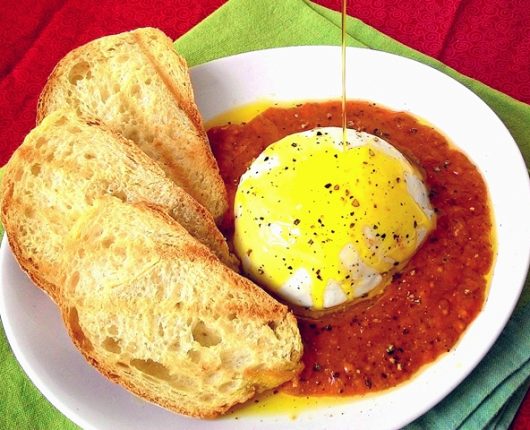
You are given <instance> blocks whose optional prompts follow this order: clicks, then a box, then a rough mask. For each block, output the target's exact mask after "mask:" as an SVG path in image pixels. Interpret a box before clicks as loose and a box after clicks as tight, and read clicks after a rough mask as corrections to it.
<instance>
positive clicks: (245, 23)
mask: <svg viewBox="0 0 530 430" xmlns="http://www.w3.org/2000/svg"><path fill="white" fill-rule="evenodd" d="M347 31H348V42H347V43H348V46H357V47H364V48H370V49H377V50H382V51H387V52H392V53H395V54H399V55H402V56H405V57H409V58H413V59H415V60H417V61H420V62H422V63H426V64H429V65H431V66H432V67H435V68H437V69H439V70H441V71H443V72H444V73H447V74H448V75H450V76H452V77H453V78H455V79H457V80H458V81H460V82H461V83H463V84H464V85H466V86H467V87H469V88H470V89H471V90H472V91H474V92H475V93H476V94H478V95H479V96H480V97H481V98H482V99H483V100H484V101H485V102H486V103H487V104H488V105H489V106H490V107H491V108H492V109H493V110H494V111H495V112H496V113H497V115H498V116H499V117H500V118H501V119H502V120H503V122H504V123H505V124H506V126H507V127H508V128H509V129H510V132H511V133H512V136H513V137H514V138H515V140H516V141H517V143H518V145H519V147H520V148H521V151H522V152H523V156H524V158H525V160H526V163H527V166H528V165H530V129H529V128H528V127H525V124H528V123H530V106H528V105H526V104H524V103H521V102H518V101H516V100H514V99H512V98H510V97H508V96H506V95H504V94H502V93H500V92H498V91H496V90H494V89H492V88H489V87H487V86H486V85H483V84H481V83H480V82H477V81H475V80H473V79H470V78H468V77H465V76H463V75H460V74H459V73H457V72H456V71H454V70H453V69H450V68H449V67H447V66H445V65H443V64H442V63H440V62H438V61H436V60H434V59H432V58H430V57H427V56H425V55H423V54H420V53H419V52H416V51H414V50H412V49H410V48H407V47H406V46H404V45H402V44H400V43H398V42H396V41H394V40H392V39H391V38H389V37H387V36H385V35H383V34H381V33H379V32H378V31H376V30H374V29H373V28H371V27H369V26H367V25H366V24H364V23H362V22H361V21H359V20H357V19H355V18H348V20H347ZM339 43H340V14H338V13H336V12H334V11H331V10H328V9H326V8H324V7H321V6H318V5H315V4H313V3H310V2H308V1H304V0H259V1H256V0H230V1H229V2H228V3H227V4H225V5H224V6H223V7H221V8H220V9H219V10H217V11H216V12H215V13H214V14H212V15H211V16H209V17H208V18H207V19H205V20H204V21H203V22H201V23H200V24H199V25H197V26H196V27H195V28H193V29H192V30H190V31H189V32H188V33H186V34H185V35H184V36H182V37H181V38H180V39H178V40H177V41H176V42H175V47H176V48H177V50H178V51H179V52H180V53H181V54H183V55H184V56H185V57H186V59H187V60H188V63H189V64H190V65H191V66H193V65H196V64H200V63H204V62H206V61H210V60H213V59H216V58H220V57H225V56H227V55H232V54H237V53H241V52H247V51H252V50H257V49H264V48H273V47H279V46H295V45H338V44H339ZM0 174H1V173H0ZM0 233H1V230H0ZM529 302H530V284H529V281H528V280H527V282H526V285H525V290H524V294H523V296H522V298H521V300H520V301H519V304H518V307H517V310H516V312H515V314H514V315H513V317H512V318H511V320H510V322H509V323H508V325H507V327H506V329H505V330H504V332H503V333H502V335H501V337H500V338H499V340H498V341H497V343H496V344H495V345H494V347H493V348H492V350H491V351H490V352H489V353H488V355H487V356H486V358H485V359H484V360H483V361H482V362H481V364H480V365H479V366H478V367H477V369H475V371H474V372H473V373H472V374H471V375H470V376H469V377H468V378H467V379H466V380H465V381H464V382H463V383H462V384H461V385H460V386H459V387H458V388H457V389H456V390H454V391H453V392H452V393H451V394H450V395H449V396H448V397H447V398H446V399H445V400H443V401H442V402H441V403H440V404H438V405H437V406H436V407H435V408H434V409H433V410H431V411H430V412H428V413H427V414H425V415H424V416H423V417H421V418H419V419H418V420H416V421H415V422H414V423H412V424H411V425H410V426H408V428H410V429H427V428H436V429H453V428H465V429H476V428H485V427H487V428H507V427H508V426H509V423H510V422H511V421H512V419H513V417H514V415H515V413H516V411H517V408H518V407H519V404H520V403H521V401H522V399H523V397H524V393H525V392H526V389H527V388H528V385H529V379H528V378H529V375H530V362H529V358H530V337H529V336H528V333H530V305H529V304H528V303H529ZM0 378H1V379H2V381H3V382H2V384H1V390H2V394H1V396H2V401H1V402H0V429H11V428H13V429H14V428H16V429H71V428H72V429H73V428H76V426H74V425H73V424H71V423H70V422H68V420H67V419H66V418H64V417H63V416H62V415H61V414H60V413H59V412H58V411H57V410H55V409H54V408H53V407H52V406H51V405H50V404H49V403H48V402H47V401H46V400H45V399H44V398H43V397H42V395H41V394H40V393H39V392H38V391H37V390H36V389H35V387H34V386H33V385H32V384H31V383H30V382H29V381H28V379H27V377H26V376H25V375H24V374H23V372H22V371H21V369H20V367H19V366H18V363H17V362H16V360H15V358H14V357H13V355H12V353H11V352H10V351H9V347H8V346H7V341H6V340H5V336H4V333H3V330H1V327H0Z"/></svg>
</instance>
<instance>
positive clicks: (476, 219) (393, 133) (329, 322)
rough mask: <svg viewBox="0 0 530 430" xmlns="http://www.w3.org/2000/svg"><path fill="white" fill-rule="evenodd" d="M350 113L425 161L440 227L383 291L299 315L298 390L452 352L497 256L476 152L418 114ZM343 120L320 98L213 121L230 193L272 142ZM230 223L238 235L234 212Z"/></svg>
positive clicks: (381, 375)
mask: <svg viewBox="0 0 530 430" xmlns="http://www.w3.org/2000/svg"><path fill="white" fill-rule="evenodd" d="M347 115H348V120H349V121H348V127H350V128H355V129H357V130H361V131H366V132H369V133H372V134H375V135H378V136H380V137H382V138H383V139H385V140H386V141H388V142H390V143H391V144H393V145H394V146H395V147H396V148H398V149H399V150H400V151H401V152H402V153H403V154H404V155H406V156H407V157H409V159H411V160H413V161H415V162H416V163H417V164H418V165H419V166H421V167H422V168H423V169H424V171H425V179H426V183H427V185H428V187H429V189H430V198H431V203H432V205H433V207H434V208H435V209H436V212H437V226H436V229H435V231H433V232H432V233H431V235H430V236H429V238H428V239H427V241H426V242H425V243H424V245H423V246H422V247H421V249H420V250H419V251H418V252H417V253H416V255H415V256H414V257H413V258H412V259H411V261H410V262H409V264H408V265H407V266H406V267H405V268H404V270H403V271H402V272H401V273H399V274H397V275H395V276H394V278H393V280H392V282H391V283H390V284H389V285H388V286H387V287H386V288H385V289H384V291H383V292H382V293H381V294H380V295H378V296H376V297H373V298H371V299H367V300H364V301H360V302H357V303H354V304H352V305H350V306H349V307H347V308H346V309H344V310H341V311H338V312H336V313H333V314H330V315H327V316H324V317H320V318H319V319H318V320H305V319H301V318H300V319H299V321H298V325H299V328H300V332H301V335H302V340H303V343H304V356H303V362H304V364H305V368H304V370H303V372H302V373H301V374H300V376H299V378H298V380H297V381H294V382H293V383H291V384H288V385H286V386H284V387H283V389H284V390H286V391H287V392H289V393H291V394H297V395H341V394H342V395H352V394H361V393H366V392H373V391H378V390H382V389H385V388H389V387H393V386H395V385H397V384H398V383H400V382H402V381H405V380H407V379H409V378H410V377H411V376H412V375H413V374H414V373H415V372H416V371H417V370H418V369H419V368H420V367H421V366H423V365H425V364H427V363H430V362H432V361H433V360H435V359H436V358H437V357H438V356H440V355H441V354H442V353H444V352H446V351H449V350H450V349H451V348H452V347H453V346H454V345H455V343H456V342H457V341H458V339H459V337H460V335H461V334H462V332H463V331H464V330H465V329H466V327H467V326H468V325H469V323H470V322H471V321H472V320H473V319H474V318H475V317H476V315H477V314H478V312H479V311H480V309H481V307H482V304H483V302H484V297H485V292H486V287H487V283H488V282H487V277H488V274H489V271H490V268H491V265H492V260H493V244H492V234H491V232H492V220H491V215H490V209H489V206H488V198H487V190H486V186H485V183H484V181H483V179H482V177H481V176H480V174H479V172H478V171H477V169H476V168H475V166H474V165H473V164H472V163H471V162H470V161H469V160H468V159H467V157H466V156H465V155H464V154H462V153H461V152H459V151H457V150H455V149H453V148H452V147H451V146H450V145H449V143H448V141H447V139H446V138H445V137H444V136H443V135H442V134H440V133H439V132H438V131H436V130H435V129H434V128H433V127H431V126H428V125H425V124H422V123H420V122H419V121H418V120H417V119H416V118H415V117H413V116H411V115H409V114H406V113H403V112H394V111H391V110H389V109H386V108H384V107H381V106H377V105H376V104H374V103H369V102H361V101H355V102H348V104H347ZM340 125H341V106H340V102H324V103H317V102H314V103H305V104H303V105H297V106H296V107H293V108H280V107H273V108H270V109H268V110H267V111H265V112H264V113H262V114H261V115H259V116H258V117H256V118H255V119H253V120H252V121H250V122H249V123H247V124H241V125H226V126H222V127H215V128H212V129H211V130H209V132H208V135H209V138H210V143H211V145H212V149H213V152H214V155H215V156H216V158H217V161H218V163H219V167H220V170H221V175H222V176H223V179H224V181H225V183H226V185H227V188H228V194H229V198H230V201H231V202H233V198H234V194H235V191H236V189H237V184H238V181H239V178H240V176H241V174H242V173H243V172H244V171H245V170H246V168H247V167H248V166H249V165H250V163H251V162H252V161H253V160H254V158H255V157H257V156H258V155H259V154H260V153H261V151H262V150H263V149H264V148H265V147H267V146H268V145H269V144H271V143H273V142H275V141H277V140H279V139H280V138H282V137H284V136H286V135H288V134H291V133H296V132H299V131H303V130H308V129H311V128H315V127H319V126H340ZM231 207H232V205H231ZM223 229H224V232H225V233H226V234H227V235H228V236H230V235H231V232H232V229H233V215H232V214H231V213H229V214H227V216H226V217H225V220H224V224H223Z"/></svg>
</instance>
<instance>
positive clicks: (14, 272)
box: [0, 47, 530, 430]
mask: <svg viewBox="0 0 530 430" xmlns="http://www.w3.org/2000/svg"><path fill="white" fill-rule="evenodd" d="M347 62H348V86H347V93H348V97H349V98H352V99H353V98H354V99H367V100H372V101H375V102H378V103H380V104H383V105H386V106H388V107H390V108H393V109H399V110H404V111H408V112H411V113H413V114H415V115H419V116H420V117H423V118H425V119H427V120H428V121H429V122H430V123H432V124H434V125H435V126H436V127H437V128H438V129H440V130H441V131H443V132H444V133H445V134H446V135H447V136H448V137H449V138H450V139H451V140H452V142H453V143H454V144H456V145H457V146H458V147H460V148H461V149H462V150H463V151H464V152H465V153H466V154H467V155H468V156H469V157H470V158H471V160H472V161H473V162H474V163H475V164H476V165H477V166H478V168H479V169H480V171H481V172H482V174H483V176H484V178H485V180H486V182H487V185H488V188H489V192H490V197H491V201H492V203H493V208H494V212H495V215H494V216H495V227H496V230H497V236H498V255H497V258H496V261H495V268H494V273H493V277H492V281H491V288H490V291H489V295H488V298H487V301H486V303H485V305H484V308H483V310H482V312H481V313H480V314H479V315H478V317H477V318H476V319H475V320H474V321H473V323H472V324H471V325H470V326H469V328H468V329H467V330H466V332H465V333H464V335H463V337H462V339H461V340H460V342H458V344H457V345H456V346H455V348H453V349H452V350H451V351H450V352H449V353H448V354H445V355H444V356H443V357H441V358H440V359H439V360H437V361H436V362H435V363H434V364H432V365H430V366H428V367H427V368H426V369H425V370H424V371H422V372H420V374H419V375H417V376H416V377H414V378H413V379H412V380H411V381H410V382H407V383H405V384H402V385H400V386H399V387H397V388H395V389H392V390H389V391H387V392H383V393H380V394H377V395H371V396H369V397H366V398H361V399H356V400H352V401H351V402H347V403H345V404H340V405H335V406H325V407H321V408H318V409H312V410H308V411H304V412H302V413H300V414H299V416H298V418H297V419H296V420H294V421H293V420H292V419H291V418H290V417H289V416H286V415H278V416H271V415H267V416H242V417H239V419H237V420H236V419H235V418H234V417H228V418H223V419H221V420H214V421H200V420H195V419H190V418H185V417H181V416H179V415H175V414H172V413H170V412H168V411H165V410H164V409H162V408H159V407H157V406H154V405H151V404H149V403H146V402H144V401H142V400H140V399H138V398H136V397H135V396H133V395H132V394H130V393H128V392H127V391H126V390H124V389H122V388H121V387H119V386H117V385H115V384H113V383H111V382H109V381H108V380H106V379H105V378H104V377H103V376H101V375H100V374H99V373H98V372H97V371H96V370H94V369H93V368H92V367H91V366H90V365H88V364H87V363H86V362H85V361H84V359H83V358H82V357H81V355H80V354H79V353H78V352H77V350H76V349H75V347H74V346H73V345H72V343H71V342H70V339H69V338H68V336H67V334H66V331H65V329H64V327H63V324H62V321H61V319H60V316H59V312H58V310H57V308H56V307H55V305H54V304H53V303H52V302H51V300H49V299H48V297H47V296H46V295H45V294H44V293H42V292H41V291H40V290H39V289H38V288H36V287H35V286H34V285H33V284H32V283H31V281H30V280H29V279H28V278H27V277H26V275H25V274H24V273H22V272H21V270H20V269H19V267H18V265H17V263H16V261H15V259H14V258H13V255H12V253H11V250H10V248H9V246H8V244H7V241H6V240H5V238H4V241H3V244H2V249H1V251H0V282H1V290H0V313H1V316H2V322H3V324H4V327H5V331H6V334H7V337H8V339H9V342H10V344H11V347H12V349H13V351H14V353H15V355H16V357H17V359H18V360H19V362H20V364H21V365H22V367H23V368H24V370H25V371H26V373H27V374H28V376H29V377H30V378H31V380H32V381H33V383H34V384H35V385H36V386H37V388H38V389H39V390H40V391H42V393H43V394H44V395H45V396H46V397H47V398H48V399H49V400H50V402H52V403H53V404H54V405H55V406H56V407H57V408H58V409H59V410H60V411H61V412H62V413H64V414H65V415H66V416H67V417H69V418H70V419H71V420H72V421H74V422H75V423H77V424H78V425H80V426H82V427H84V428H87V429H98V430H104V429H112V430H119V429H127V430H135V429H138V430H146V429H169V428H171V429H214V428H215V429H230V430H232V429H270V428H273V427H274V428H275V429H287V428H289V429H292V428H300V429H304V430H310V429H319V430H320V429H325V428H349V427H351V425H353V424H354V425H355V428H358V429H372V428H377V429H390V428H399V427H402V426H404V425H405V424H407V423H409V422H411V421H412V420H414V419H415V418H417V417H418V416H420V415H421V414H423V413H424V412H426V411H427V410H428V409H430V408H432V407H433V406H434V405H435V404H436V403H438V402H439V401H440V400H441V399H442V398H444V397H445V396H446V395H447V394H448V393H449V392H450V391H451V390H452V389H453V388H455V387H456V386H457V385H458V384H459V383H460V382H461V381H462V380H463V379H464V378H465V377H466V376H467V375H468V374H469V373H470V372H471V370H472V369H473V368H474V367H475V366H476V365H477V364H478V363H479V361H480V360H481V359H482V358H483V357H484V355H485V354H486V352H487V351H488V350H489V349H490V347H491V346H492V344H493V343H494V342H495V340H496V339H497V337H498V335H499V334H500V332H501V330H502V329H503V327H504V325H505V324H506V322H507V320H508V318H509V317H510V315H511V313H512V310H513V308H514V306H515V303H516V302H517V299H518V297H519V294H520V292H521V288H522V286H523V283H524V279H525V276H526V272H527V268H528V262H529V258H530V241H529V240H528V238H529V237H530V223H529V222H528V220H529V219H530V185H529V180H528V175H527V172H526V168H525V165H524V162H523V160H522V157H521V154H520V152H519V150H518V148H517V145H516V144H515V142H514V141H513V139H512V137H511V136H510V134H509V132H508V131H507V130H506V128H505V127H504V125H503V124H502V122H501V121H500V120H499V119H498V118H497V116H496V115H495V114H494V113H493V112H492V111H491V110H490V109H489V108H488V106H487V105H486V104H485V103H484V102H482V101H481V100H480V99H479V98H478V97H477V96H476V95H474V94H473V93H472V92H471V91H469V90H467V89H466V88H465V87H463V86H462V85H460V84H459V83H458V82H456V81H455V80H453V79H451V78H449V77H447V76H446V75H444V74H442V73H440V72H438V71H436V70H434V69H432V68H430V67H428V66H425V65H422V64H420V63H417V62H415V61H412V60H408V59H405V58H401V57H398V56H394V55H390V54H386V53H383V52H377V51H372V50H367V49H356V48H349V49H348V53H347ZM191 75H192V81H193V86H194V90H195V94H196V100H197V104H198V106H199V109H200V111H201V112H202V114H203V117H204V119H205V120H209V119H211V118H213V117H215V116H216V115H218V114H220V113H223V112H225V111H227V110H229V109H231V108H233V107H236V106H239V105H242V104H245V103H249V102H252V101H256V100H259V99H264V98H266V99H273V100H282V101H292V100H314V99H330V98H334V99H337V98H339V97H340V94H341V88H340V82H341V71H340V48H338V47H292V48H280V49H272V50H265V51H257V52H251V53H247V54H241V55H236V56H233V57H228V58H223V59H220V60H216V61H213V62H211V63H207V64H204V65H201V66H198V67H195V68H193V69H192V71H191Z"/></svg>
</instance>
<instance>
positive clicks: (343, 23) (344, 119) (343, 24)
mask: <svg viewBox="0 0 530 430" xmlns="http://www.w3.org/2000/svg"><path fill="white" fill-rule="evenodd" d="M347 3H348V0H342V19H341V43H342V50H341V54H342V56H341V57H342V58H341V60H342V64H341V66H342V141H343V142H346V125H347V115H346V4H347Z"/></svg>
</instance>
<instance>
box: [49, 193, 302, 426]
mask: <svg viewBox="0 0 530 430" xmlns="http://www.w3.org/2000/svg"><path fill="white" fill-rule="evenodd" d="M64 257H65V258H64V263H63V271H62V274H63V278H62V280H61V285H62V288H61V294H60V295H59V297H60V299H59V303H58V304H59V307H60V308H61V311H62V315H63V318H64V321H65V324H66V325H67V327H68V331H69V333H70V336H71V337H72V339H73V340H74V343H75V344H76V346H77V347H78V349H79V350H80V351H81V352H82V354H83V355H84V356H85V358H86V359H87V360H88V361H89V362H90V363H91V364H92V365H94V366H95V367H96V368H97V369H98V370H99V371H100V372H101V373H103V374H104V375H105V376H107V377H108V378H110V379H111V380H113V381H115V382H117V383H119V384H121V385H122V386H124V387H126V388H128V389H129V390H130V391H132V392H133V393H135V394H137V395H139V396H141V397H143V398H145V399H147V400H149V401H152V402H154V403H156V404H159V405H161V406H163V407H165V408H167V409H170V410H172V411H174V412H177V413H181V414H185V415H191V416H195V417H203V418H211V417H215V416H217V415H220V414H222V413H224V412H226V411H227V410H228V409H229V408H230V407H231V406H233V405H235V404H237V403H240V402H244V401H246V400H248V399H249V398H250V397H252V396H253V395H254V394H256V393H259V392H262V391H264V390H267V389H271V388H273V387H276V386H278V385H279V384H281V383H283V382H286V381H288V380H290V379H292V378H293V377H294V376H295V375H296V374H297V373H298V372H299V371H300V369H301V364H300V358H301V354H302V343H301V338H300V334H299V331H298V328H297V324H296V320H295V318H294V317H293V315H292V314H291V313H290V312H289V311H288V309H287V308H286V307H285V306H284V305H281V304H280V303H278V302H277V301H276V300H274V299H273V298H271V297H270V296H269V295H267V294H266V293H265V292H264V291H263V290H262V289H261V288H259V287H257V286H256V285H254V284H253V283H252V282H250V281H249V280H247V279H245V278H243V277H241V276H239V275H238V274H236V273H235V272H233V271H232V270H230V269H228V268H227V267H226V266H224V265H223V264H221V263H220V262H219V260H218V259H217V258H216V257H215V256H214V255H213V254H212V253H211V252H210V251H209V250H208V249H207V248H206V247H205V246H204V245H202V244H200V243H199V242H197V241H196V240H195V239H194V238H192V237H191V236H190V235H189V234H188V233H187V231H186V230H185V229H184V228H182V227H181V226H180V225H179V224H178V223H176V222H175V221H174V220H173V219H172V218H170V217H169V216H167V214H166V213H165V212H164V211H162V210H160V209H159V208H158V207H156V206H153V205H149V204H145V203H138V204H135V205H131V204H128V203H123V202H121V201H119V200H118V199H116V198H112V197H107V198H102V199H101V200H100V201H99V202H97V204H95V205H94V206H93V208H92V209H90V210H89V211H87V212H86V213H85V214H84V215H83V216H82V217H81V218H80V219H79V220H78V222H77V223H76V225H75V226H74V228H73V229H72V231H71V233H70V235H69V236H68V238H67V240H66V243H65V247H64Z"/></svg>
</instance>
